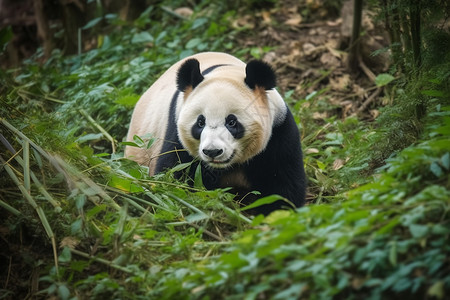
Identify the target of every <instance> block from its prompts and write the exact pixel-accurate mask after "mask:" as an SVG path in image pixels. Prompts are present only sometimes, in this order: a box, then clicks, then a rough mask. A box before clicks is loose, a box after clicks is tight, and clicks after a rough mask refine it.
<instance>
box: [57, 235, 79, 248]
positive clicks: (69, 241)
mask: <svg viewBox="0 0 450 300" xmlns="http://www.w3.org/2000/svg"><path fill="white" fill-rule="evenodd" d="M79 243H80V240H79V239H77V238H76V237H73V236H66V237H64V238H63V239H62V240H61V242H60V243H59V247H60V248H64V247H69V248H71V249H75V247H76V246H77V245H78V244H79Z"/></svg>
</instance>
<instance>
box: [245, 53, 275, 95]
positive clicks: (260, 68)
mask: <svg viewBox="0 0 450 300" xmlns="http://www.w3.org/2000/svg"><path fill="white" fill-rule="evenodd" d="M245 74H246V77H245V83H246V84H247V85H248V86H249V87H250V88H251V89H252V90H254V89H255V87H257V86H259V87H262V88H264V89H265V90H270V89H273V88H274V87H275V86H276V77H275V72H274V71H273V70H272V67H271V66H269V65H268V64H266V63H265V62H262V61H260V60H253V61H251V62H249V63H248V64H247V66H246V67H245Z"/></svg>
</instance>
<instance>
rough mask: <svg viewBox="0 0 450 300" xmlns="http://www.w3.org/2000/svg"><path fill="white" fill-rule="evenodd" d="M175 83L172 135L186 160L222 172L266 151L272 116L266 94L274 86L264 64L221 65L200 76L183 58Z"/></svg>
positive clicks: (196, 64) (194, 63)
mask: <svg viewBox="0 0 450 300" xmlns="http://www.w3.org/2000/svg"><path fill="white" fill-rule="evenodd" d="M177 85H178V89H179V91H181V92H183V93H184V99H182V100H181V101H182V102H183V103H182V104H181V108H180V110H179V112H178V120H177V129H178V135H179V138H180V141H181V143H182V144H183V146H184V147H185V148H186V149H187V150H188V151H189V153H190V154H191V155H192V156H194V157H199V158H200V159H201V160H202V161H203V162H204V163H206V164H207V165H208V166H209V167H212V168H228V167H230V166H232V165H235V164H241V163H244V162H246V161H248V160H249V159H251V158H252V157H254V156H255V155H257V154H258V153H260V152H261V151H263V150H264V149H265V148H266V146H267V143H268V142H269V139H270V136H271V134H272V125H273V123H274V118H276V116H275V115H274V114H275V113H274V111H273V110H274V109H273V105H271V104H270V99H269V96H268V90H271V89H273V88H274V87H275V74H274V72H273V70H272V69H271V67H270V66H269V65H267V64H265V63H263V62H261V61H252V62H250V63H248V64H247V65H246V66H245V68H244V67H243V66H231V65H225V66H222V67H218V68H216V69H214V71H212V72H210V73H209V74H208V75H205V76H203V75H202V73H201V72H200V63H199V61H198V60H196V59H189V60H187V61H185V62H184V63H183V65H182V66H181V67H180V69H179V70H178V76H177ZM277 95H278V94H277Z"/></svg>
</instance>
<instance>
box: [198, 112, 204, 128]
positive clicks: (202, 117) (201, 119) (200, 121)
mask: <svg viewBox="0 0 450 300" xmlns="http://www.w3.org/2000/svg"><path fill="white" fill-rule="evenodd" d="M197 126H198V127H200V128H203V127H205V117H204V116H203V115H200V116H198V118H197Z"/></svg>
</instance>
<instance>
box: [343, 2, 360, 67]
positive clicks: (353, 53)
mask: <svg viewBox="0 0 450 300" xmlns="http://www.w3.org/2000/svg"><path fill="white" fill-rule="evenodd" d="M362 5H363V0H353V25H352V38H351V40H350V50H349V54H348V60H347V67H348V68H349V70H350V71H351V72H353V73H355V72H356V70H357V68H358V56H359V55H360V54H359V37H360V31H361V18H362Z"/></svg>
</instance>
